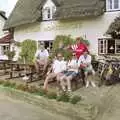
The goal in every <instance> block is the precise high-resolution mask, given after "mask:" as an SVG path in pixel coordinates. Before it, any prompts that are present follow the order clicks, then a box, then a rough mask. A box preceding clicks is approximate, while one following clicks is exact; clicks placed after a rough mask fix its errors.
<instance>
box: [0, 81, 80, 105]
mask: <svg viewBox="0 0 120 120" xmlns="http://www.w3.org/2000/svg"><path fill="white" fill-rule="evenodd" d="M0 85H3V86H4V87H10V88H15V89H18V90H21V91H25V92H29V93H32V94H35V95H38V96H44V97H46V98H48V99H56V100H57V101H62V102H70V103H72V104H76V103H78V102H79V101H80V100H81V97H80V96H73V97H72V98H71V97H70V95H69V94H67V93H62V94H61V95H59V96H57V94H56V92H47V91H45V90H44V89H42V88H37V87H36V86H28V84H25V85H24V84H16V83H14V82H11V81H5V80H0Z"/></svg>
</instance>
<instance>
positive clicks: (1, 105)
mask: <svg viewBox="0 0 120 120" xmlns="http://www.w3.org/2000/svg"><path fill="white" fill-rule="evenodd" d="M49 119H51V120H70V118H66V117H64V116H60V115H56V114H55V113H50V112H48V111H45V110H43V109H41V108H40V107H37V106H34V105H31V104H27V103H25V102H21V101H17V100H13V99H11V98H8V97H6V96H3V95H0V120H49Z"/></svg>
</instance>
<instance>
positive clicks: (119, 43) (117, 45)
mask: <svg viewBox="0 0 120 120" xmlns="http://www.w3.org/2000/svg"><path fill="white" fill-rule="evenodd" d="M115 48H116V49H115V51H116V54H117V53H119V54H120V40H116V41H115Z"/></svg>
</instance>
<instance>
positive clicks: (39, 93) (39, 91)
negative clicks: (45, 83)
mask: <svg viewBox="0 0 120 120" xmlns="http://www.w3.org/2000/svg"><path fill="white" fill-rule="evenodd" d="M35 94H37V95H40V96H44V95H46V91H45V90H43V89H42V88H39V89H38V92H36V93H35Z"/></svg>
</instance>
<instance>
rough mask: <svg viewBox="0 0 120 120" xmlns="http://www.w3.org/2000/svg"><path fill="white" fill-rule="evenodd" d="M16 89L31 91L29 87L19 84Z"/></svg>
mask: <svg viewBox="0 0 120 120" xmlns="http://www.w3.org/2000/svg"><path fill="white" fill-rule="evenodd" d="M16 89H18V90H22V91H29V90H28V89H29V88H28V86H27V85H23V84H19V85H17V86H16Z"/></svg>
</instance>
